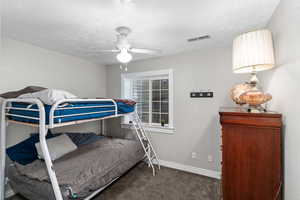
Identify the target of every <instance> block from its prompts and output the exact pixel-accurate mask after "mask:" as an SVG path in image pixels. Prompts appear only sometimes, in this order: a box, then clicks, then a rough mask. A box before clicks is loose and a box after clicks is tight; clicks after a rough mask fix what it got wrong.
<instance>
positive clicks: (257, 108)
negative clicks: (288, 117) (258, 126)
mask: <svg viewBox="0 0 300 200" xmlns="http://www.w3.org/2000/svg"><path fill="white" fill-rule="evenodd" d="M247 111H248V112H250V113H264V112H267V109H266V108H264V107H263V106H261V105H259V106H249V107H248V109H247Z"/></svg>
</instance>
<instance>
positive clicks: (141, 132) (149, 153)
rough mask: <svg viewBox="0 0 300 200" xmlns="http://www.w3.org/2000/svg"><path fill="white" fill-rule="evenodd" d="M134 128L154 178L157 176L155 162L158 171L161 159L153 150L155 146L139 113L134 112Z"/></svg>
mask: <svg viewBox="0 0 300 200" xmlns="http://www.w3.org/2000/svg"><path fill="white" fill-rule="evenodd" d="M132 123H133V126H134V129H135V131H136V134H137V136H138V138H139V141H140V142H141V145H142V147H143V149H144V151H145V156H146V157H147V161H148V167H151V168H152V172H153V176H155V167H154V163H153V161H155V162H156V163H155V164H157V166H158V169H160V164H159V158H158V156H157V154H156V152H155V150H154V148H153V145H152V143H151V141H150V139H149V137H148V136H147V135H148V132H146V130H145V128H144V127H143V125H142V121H141V119H140V117H139V115H138V113H137V112H134V114H133V121H132Z"/></svg>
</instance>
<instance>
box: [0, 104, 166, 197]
mask: <svg viewBox="0 0 300 200" xmlns="http://www.w3.org/2000/svg"><path fill="white" fill-rule="evenodd" d="M75 102H76V103H80V102H112V103H113V105H109V106H108V105H101V106H100V105H99V106H84V107H64V105H65V104H66V103H75ZM11 103H28V104H31V105H37V107H38V108H37V109H34V108H32V107H31V106H28V107H27V108H19V107H18V108H17V107H12V106H11ZM100 107H113V109H112V110H106V111H98V112H85V113H80V114H70V115H60V116H55V111H57V110H68V109H80V108H100ZM10 109H12V110H24V111H34V112H38V113H39V117H29V116H23V115H17V114H11V113H9V110H10ZM105 112H114V115H110V116H107V117H101V118H93V119H85V120H77V121H70V122H59V123H55V119H56V118H58V117H59V118H64V117H70V116H79V115H88V114H97V113H105ZM129 114H132V115H133V121H132V122H133V126H134V129H135V132H136V134H137V136H138V139H139V141H140V143H141V145H142V147H143V149H144V151H145V158H147V161H148V166H149V167H151V168H152V172H153V176H155V167H154V164H153V161H154V160H156V162H157V164H158V168H159V169H160V165H159V159H158V157H157V154H156V152H155V150H154V148H153V145H152V144H151V141H150V140H149V138H148V136H147V135H148V133H147V132H146V130H145V129H144V127H143V126H142V122H141V120H140V118H139V116H138V114H137V112H136V111H135V112H132V113H127V114H118V107H117V103H116V102H115V101H114V100H113V99H67V100H61V101H58V102H56V103H55V104H54V105H53V106H52V107H51V110H50V113H49V124H48V125H47V124H46V115H45V107H44V104H43V103H42V102H41V101H40V100H39V99H34V98H33V99H7V100H4V101H3V103H2V111H1V137H0V146H1V148H0V149H1V152H0V159H1V171H0V173H1V176H0V200H4V198H5V159H6V127H7V126H8V125H9V123H17V124H23V125H27V126H32V127H37V128H39V140H40V144H41V149H42V153H43V155H44V160H45V163H46V166H47V171H48V175H49V177H50V181H51V184H52V188H53V191H54V195H55V198H56V200H63V197H62V194H61V190H60V187H59V183H58V181H57V177H56V174H55V171H54V168H53V163H52V160H51V157H50V154H49V149H48V146H47V141H46V135H47V132H48V129H54V128H57V127H62V126H69V125H75V124H81V123H87V122H92V121H99V120H105V119H109V118H115V117H121V116H124V115H129ZM8 116H14V117H22V118H25V119H33V120H37V121H38V122H39V123H37V124H35V123H27V122H20V121H15V120H9V119H7V117H8ZM112 182H114V181H112ZM112 182H111V183H112ZM108 185H109V184H108ZM108 185H106V186H105V187H107V186H108ZM105 187H103V188H100V189H99V190H97V191H95V192H94V193H92V194H91V195H90V196H88V197H86V198H85V199H86V200H88V199H91V198H92V197H94V196H95V195H96V194H98V193H99V192H101V191H102V190H103V189H104V188H105Z"/></svg>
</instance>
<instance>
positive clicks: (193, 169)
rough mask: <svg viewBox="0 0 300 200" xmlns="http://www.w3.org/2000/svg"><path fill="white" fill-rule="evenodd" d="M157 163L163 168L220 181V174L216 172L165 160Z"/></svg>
mask: <svg viewBox="0 0 300 200" xmlns="http://www.w3.org/2000/svg"><path fill="white" fill-rule="evenodd" d="M159 163H160V165H161V166H164V167H169V168H172V169H177V170H181V171H185V172H190V173H194V174H198V175H202V176H207V177H211V178H216V179H221V173H220V172H218V171H213V170H208V169H203V168H198V167H193V166H190V165H183V164H180V163H176V162H170V161H165V160H160V161H159ZM154 164H157V162H155V161H154Z"/></svg>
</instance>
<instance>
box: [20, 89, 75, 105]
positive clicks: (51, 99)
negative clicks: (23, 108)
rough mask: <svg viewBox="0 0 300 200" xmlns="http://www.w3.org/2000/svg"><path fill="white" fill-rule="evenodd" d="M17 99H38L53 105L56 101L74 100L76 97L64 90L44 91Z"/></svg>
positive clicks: (23, 95)
mask: <svg viewBox="0 0 300 200" xmlns="http://www.w3.org/2000/svg"><path fill="white" fill-rule="evenodd" d="M18 98H21V99H27V98H38V99H40V100H41V101H42V102H43V103H44V104H47V105H53V104H55V103H56V102H57V101H60V100H64V99H76V98H77V97H76V96H75V95H74V94H71V93H70V92H67V91H64V90H56V89H46V90H42V91H39V92H34V93H27V94H22V95H20V96H19V97H18Z"/></svg>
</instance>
